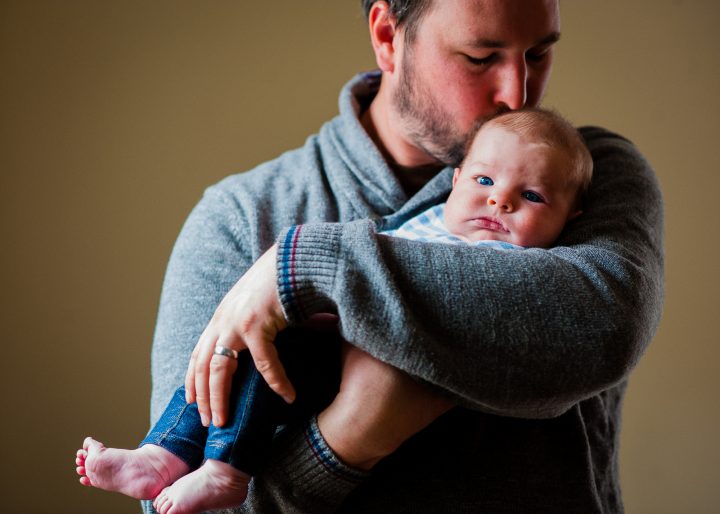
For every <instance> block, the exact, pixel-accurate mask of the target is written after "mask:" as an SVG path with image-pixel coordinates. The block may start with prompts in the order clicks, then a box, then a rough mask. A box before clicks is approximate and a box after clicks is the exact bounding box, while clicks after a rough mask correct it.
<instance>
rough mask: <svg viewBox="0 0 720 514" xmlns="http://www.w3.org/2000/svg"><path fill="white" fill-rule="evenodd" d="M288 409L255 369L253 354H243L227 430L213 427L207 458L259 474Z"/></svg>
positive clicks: (234, 385) (207, 446)
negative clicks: (258, 471) (276, 431)
mask: <svg viewBox="0 0 720 514" xmlns="http://www.w3.org/2000/svg"><path fill="white" fill-rule="evenodd" d="M286 408H287V407H286V406H285V402H284V401H283V400H282V398H280V397H279V396H278V395H277V394H275V392H274V391H273V390H272V389H270V387H269V386H268V385H267V383H266V382H265V379H264V378H263V377H262V375H260V373H258V371H257V370H256V369H255V365H254V363H253V361H252V358H251V357H250V354H249V352H241V353H240V357H239V359H238V368H237V371H236V372H235V374H234V375H233V383H232V389H231V392H230V410H229V418H228V421H227V423H226V424H225V426H223V427H216V426H215V425H212V424H211V425H210V428H209V429H208V438H207V442H206V444H205V458H206V459H215V460H219V461H221V462H226V463H228V464H230V465H232V466H233V467H235V468H237V469H239V470H241V471H244V472H245V473H247V474H249V475H253V474H255V473H257V470H258V468H259V466H260V465H261V464H262V463H263V462H265V460H266V456H267V453H268V450H269V448H270V444H271V443H272V439H273V436H274V435H275V429H276V428H277V426H278V423H279V421H280V419H281V418H282V417H283V412H284V411H285V409H286Z"/></svg>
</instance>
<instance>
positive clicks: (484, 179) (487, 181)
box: [475, 177, 495, 186]
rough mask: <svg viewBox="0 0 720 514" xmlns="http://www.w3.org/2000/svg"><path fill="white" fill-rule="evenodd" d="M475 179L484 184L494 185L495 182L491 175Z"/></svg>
mask: <svg viewBox="0 0 720 514" xmlns="http://www.w3.org/2000/svg"><path fill="white" fill-rule="evenodd" d="M475 180H477V182H478V184H481V185H483V186H492V185H493V184H494V183H495V182H493V181H492V179H491V178H490V177H478V178H476V179H475Z"/></svg>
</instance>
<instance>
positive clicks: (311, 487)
mask: <svg viewBox="0 0 720 514" xmlns="http://www.w3.org/2000/svg"><path fill="white" fill-rule="evenodd" d="M274 447H275V451H274V452H273V457H272V458H271V460H270V462H269V466H267V468H266V470H265V472H264V473H262V475H261V476H260V477H256V479H255V485H254V487H255V491H254V496H255V497H256V498H255V501H259V500H262V502H265V503H262V502H261V503H258V509H259V508H260V506H261V504H262V505H270V504H274V505H275V506H276V507H277V510H278V511H279V512H288V513H289V512H293V513H295V512H297V513H301V512H313V513H316V514H325V513H331V512H335V511H336V510H337V509H338V508H339V507H340V504H341V503H342V502H343V500H344V499H345V497H347V495H348V494H350V493H351V492H352V491H353V490H354V489H355V488H356V487H357V486H358V485H360V483H361V482H362V481H363V480H364V479H365V478H366V477H367V476H368V475H369V473H367V472H364V471H360V470H355V469H353V468H350V467H348V466H347V465H345V464H343V463H342V462H341V461H340V460H339V459H338V458H337V457H336V456H335V454H334V453H333V452H332V450H331V449H330V447H329V446H328V445H327V443H325V440H324V439H323V438H322V436H321V435H320V430H319V429H318V426H317V420H316V419H315V418H313V419H311V420H310V421H309V422H308V423H307V424H306V425H305V426H304V427H303V426H298V427H295V428H292V429H286V431H285V432H284V433H282V434H281V435H280V436H279V437H278V439H276V441H275V445H274ZM254 511H255V510H253V512H254ZM273 512H274V511H273Z"/></svg>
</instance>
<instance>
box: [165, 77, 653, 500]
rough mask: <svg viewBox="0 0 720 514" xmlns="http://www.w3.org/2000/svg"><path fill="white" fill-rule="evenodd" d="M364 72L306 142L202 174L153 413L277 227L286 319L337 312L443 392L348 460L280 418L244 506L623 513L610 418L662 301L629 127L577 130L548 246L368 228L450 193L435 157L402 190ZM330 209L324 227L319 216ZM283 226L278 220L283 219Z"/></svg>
mask: <svg viewBox="0 0 720 514" xmlns="http://www.w3.org/2000/svg"><path fill="white" fill-rule="evenodd" d="M378 80H379V76H378V75H377V74H366V75H360V76H358V77H356V78H355V79H354V80H353V81H351V82H350V83H349V84H348V85H347V86H346V87H345V88H344V89H343V91H342V93H341V95H340V115H339V116H338V117H337V118H335V119H333V120H331V121H330V122H328V123H327V124H325V125H324V126H323V127H322V128H321V130H320V132H319V134H318V135H316V136H312V137H310V138H309V139H308V141H307V142H306V144H305V146H303V147H302V148H300V149H298V150H295V151H292V152H288V153H286V154H284V155H282V156H280V157H279V158H278V159H276V160H273V161H270V162H268V163H265V164H263V165H260V166H258V167H257V168H256V169H254V170H252V171H249V172H247V173H244V174H241V175H235V176H232V177H229V178H227V179H226V180H224V181H222V182H220V183H219V184H217V185H216V186H213V187H211V188H209V189H208V190H207V191H206V193H205V195H204V197H203V199H202V200H201V201H200V203H199V204H198V205H197V207H196V208H195V209H194V211H193V212H192V214H191V215H190V217H189V218H188V220H187V222H186V224H185V226H184V228H183V230H182V232H181V234H180V236H179V238H178V241H177V243H176V246H175V248H174V250H173V254H172V257H171V259H170V264H169V266H168V271H167V275H166V278H165V283H164V287H163V294H162V298H161V305H160V312H159V317H158V324H157V329H156V336H155V341H154V346H153V354H152V372H153V396H152V418H153V421H154V420H155V419H156V418H157V416H158V415H159V414H160V412H162V409H163V408H164V406H165V404H166V403H167V402H168V400H169V399H170V397H171V395H172V393H173V390H174V388H175V387H176V386H177V385H178V384H180V383H181V382H182V379H183V376H184V372H185V369H186V366H187V362H188V358H189V355H190V352H191V350H192V348H193V346H194V345H195V343H196V341H197V339H198V337H199V335H200V333H201V332H202V330H203V328H204V327H205V325H206V324H207V322H208V320H209V319H210V317H211V316H212V314H213V312H214V309H215V307H216V306H217V304H218V303H219V301H220V300H221V299H222V297H223V296H224V294H225V293H226V292H227V291H228V290H229V289H230V287H231V286H232V285H233V284H234V283H235V282H236V281H237V279H238V278H239V277H240V276H241V275H242V274H243V273H244V272H245V270H247V268H248V267H249V266H250V265H251V264H252V262H254V260H255V259H257V258H258V257H259V256H260V255H261V254H262V252H263V251H264V250H265V249H267V248H268V247H269V246H270V245H271V244H273V242H275V241H276V240H277V241H278V242H279V248H280V250H279V254H278V290H279V294H280V298H281V302H282V304H283V308H284V311H285V313H286V315H287V317H288V319H289V321H290V323H291V328H290V329H288V330H286V331H285V332H283V333H282V334H281V335H280V337H307V336H302V335H297V334H293V330H295V329H294V328H292V326H294V325H296V324H298V323H299V322H301V321H303V320H304V319H305V318H307V317H308V316H310V315H312V314H313V313H318V312H332V311H334V312H337V313H338V314H339V316H340V320H341V322H340V330H341V335H342V336H343V338H345V339H346V340H348V341H351V342H352V343H353V344H354V345H356V346H358V347H360V348H362V349H364V350H365V351H367V352H369V353H370V354H372V355H374V356H376V357H377V358H379V359H381V360H383V361H385V362H388V363H390V364H392V365H393V366H395V367H397V368H399V369H401V370H404V371H406V372H407V373H409V374H411V375H413V376H415V377H417V378H418V379H420V380H423V381H425V382H427V383H429V384H432V385H434V386H436V387H438V388H439V389H441V390H443V391H444V392H445V393H446V394H449V395H452V396H453V397H454V398H456V400H457V401H458V403H459V404H460V405H462V406H463V407H462V408H456V409H453V410H452V411H451V412H449V413H448V414H446V415H444V416H442V417H441V418H440V419H438V420H437V421H436V422H435V423H433V424H432V425H431V426H430V427H428V428H427V429H426V430H424V431H422V432H421V433H420V434H418V435H416V436H415V437H413V438H411V439H410V440H409V441H407V442H406V443H405V444H404V445H403V446H402V447H401V448H400V449H399V450H398V451H397V452H395V453H394V454H393V455H391V456H389V457H387V458H386V459H384V460H383V461H381V462H380V463H379V464H378V465H377V466H376V467H375V469H374V470H373V473H372V475H371V476H369V477H366V476H365V475H364V474H362V473H357V472H355V471H354V470H352V469H350V468H348V467H347V466H345V465H344V464H343V463H342V462H340V461H339V460H338V459H337V457H336V456H335V455H333V453H332V451H331V450H330V449H329V448H328V447H327V445H326V444H324V442H323V441H322V437H321V435H320V433H319V431H317V430H316V428H313V426H314V425H313V424H312V422H311V423H310V424H306V425H304V426H303V425H290V426H288V427H286V429H285V430H283V431H282V432H281V433H280V434H279V435H278V436H277V437H276V440H275V443H274V444H273V448H272V452H273V455H272V456H271V459H270V460H269V462H268V465H267V466H266V467H265V468H264V469H263V470H261V471H260V472H259V474H258V475H257V476H256V477H255V479H254V480H253V482H252V484H251V493H250V496H249V498H248V501H247V502H246V505H244V506H243V508H242V511H244V512H311V513H317V512H333V511H337V512H358V513H359V512H363V513H368V512H493V513H498V512H500V513H502V512H515V513H517V512H533V513H537V512H555V513H558V512H560V513H562V512H568V513H569V512H583V513H592V512H621V511H622V501H621V497H620V490H619V486H618V469H617V456H618V440H619V422H620V411H621V405H622V398H623V393H624V390H625V384H626V381H627V378H628V375H629V373H630V371H631V370H632V369H633V367H634V366H635V365H636V363H637V362H638V359H639V358H640V356H641V355H642V353H643V351H644V350H645V348H646V346H647V344H648V343H649V342H650V340H651V338H652V336H653V334H654V331H655V329H656V327H657V324H658V321H659V317H660V312H661V303H662V285H663V271H662V269H663V257H662V199H661V194H660V190H659V187H658V184H657V181H656V179H655V177H654V175H653V172H652V169H651V168H650V166H649V165H648V163H647V162H646V161H645V160H644V159H643V158H642V156H641V155H640V154H639V153H638V151H637V150H636V149H635V148H634V146H633V145H632V144H631V143H630V142H628V141H627V140H625V139H623V138H621V137H619V136H617V135H615V134H612V133H609V132H607V131H605V130H602V129H599V128H583V129H581V133H582V135H583V136H584V137H585V139H586V141H587V143H588V147H589V148H590V150H591V153H592V155H593V159H594V162H595V171H594V178H593V182H592V184H591V187H590V190H589V194H588V198H587V202H586V204H585V208H584V213H583V216H581V217H579V218H577V219H575V220H573V221H572V222H571V223H570V224H569V225H568V226H567V227H566V230H565V232H564V233H563V234H562V235H561V236H560V238H559V240H558V241H557V243H556V244H557V246H556V247H554V248H552V249H548V250H544V249H535V248H532V249H526V250H524V251H522V252H499V251H496V250H493V249H488V248H482V247H477V248H476V247H468V246H460V245H443V244H436V243H424V242H421V241H410V240H405V239H400V238H392V237H386V236H383V235H380V234H378V231H380V230H392V229H395V228H397V227H399V226H400V225H401V224H402V223H403V222H404V221H406V220H408V219H409V218H411V217H413V216H415V215H417V214H419V213H420V212H422V211H424V210H426V209H427V208H429V207H430V206H432V205H435V204H437V203H440V202H442V201H444V200H445V199H446V198H447V195H448V193H449V191H450V189H451V185H452V169H450V168H446V169H444V170H442V171H441V172H440V173H438V175H436V176H435V177H434V178H433V179H431V180H430V181H429V182H428V183H427V184H426V185H425V187H424V188H422V189H421V190H420V191H419V192H417V193H416V194H415V195H414V196H413V197H412V198H407V196H406V194H405V193H404V191H403V189H402V187H401V186H400V184H399V182H398V181H397V179H396V178H395V176H394V175H393V173H392V172H391V170H390V169H389V168H388V166H387V164H386V163H385V161H384V160H383V158H382V156H381V154H380V152H379V151H378V150H377V148H376V147H375V146H374V145H373V143H372V141H371V140H370V138H369V137H368V136H367V134H366V133H365V132H364V131H363V129H362V127H361V125H360V123H359V121H358V115H359V113H360V112H362V110H364V109H365V108H366V107H367V105H368V104H369V102H370V101H371V99H372V97H373V95H374V92H375V91H376V89H377V85H378ZM320 222H326V223H320ZM288 227H293V228H291V229H288Z"/></svg>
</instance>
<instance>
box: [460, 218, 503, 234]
mask: <svg viewBox="0 0 720 514" xmlns="http://www.w3.org/2000/svg"><path fill="white" fill-rule="evenodd" d="M470 221H471V223H473V224H474V225H475V226H477V227H478V228H484V229H487V230H494V231H495V232H510V231H509V230H508V229H507V228H505V225H504V224H503V222H502V221H500V220H499V219H497V218H491V217H490V216H482V217H480V218H473V219H472V220H470Z"/></svg>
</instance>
